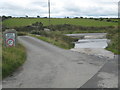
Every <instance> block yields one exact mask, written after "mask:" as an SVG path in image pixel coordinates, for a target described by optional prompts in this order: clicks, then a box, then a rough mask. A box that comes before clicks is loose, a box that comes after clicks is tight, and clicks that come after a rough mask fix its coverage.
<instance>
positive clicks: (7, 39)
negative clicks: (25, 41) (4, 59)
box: [3, 29, 17, 47]
mask: <svg viewBox="0 0 120 90" xmlns="http://www.w3.org/2000/svg"><path fill="white" fill-rule="evenodd" d="M3 38H4V45H5V46H7V47H12V46H16V44H17V32H16V30H14V29H8V30H6V31H5V32H4V33H3Z"/></svg>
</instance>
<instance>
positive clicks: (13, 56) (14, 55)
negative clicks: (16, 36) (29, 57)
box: [2, 44, 26, 78]
mask: <svg viewBox="0 0 120 90" xmlns="http://www.w3.org/2000/svg"><path fill="white" fill-rule="evenodd" d="M25 60H26V52H25V48H24V47H23V46H22V45H21V44H18V45H17V46H16V47H7V48H6V47H4V46H3V48H2V78H5V77H6V76H8V75H10V74H12V72H13V71H15V70H16V69H17V68H18V67H19V66H21V65H22V64H23V63H24V62H25Z"/></svg>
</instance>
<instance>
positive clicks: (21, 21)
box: [3, 18, 118, 28]
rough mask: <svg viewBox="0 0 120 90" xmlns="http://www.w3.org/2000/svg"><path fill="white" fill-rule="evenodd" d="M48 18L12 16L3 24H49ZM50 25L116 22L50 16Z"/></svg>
mask: <svg viewBox="0 0 120 90" xmlns="http://www.w3.org/2000/svg"><path fill="white" fill-rule="evenodd" d="M48 20H49V19H48V18H12V19H7V20H5V21H3V25H5V26H6V27H10V28H14V27H20V26H27V25H31V24H33V23H35V22H42V23H43V25H44V26H48V25H49V21H48ZM51 24H52V25H59V24H72V25H80V26H96V27H101V26H116V25H117V24H118V23H115V22H106V21H99V20H94V19H71V18H51Z"/></svg>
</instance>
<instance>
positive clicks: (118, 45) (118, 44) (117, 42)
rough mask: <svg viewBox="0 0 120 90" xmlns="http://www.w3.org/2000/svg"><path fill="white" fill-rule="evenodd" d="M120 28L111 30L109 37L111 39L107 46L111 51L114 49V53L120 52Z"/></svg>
mask: <svg viewBox="0 0 120 90" xmlns="http://www.w3.org/2000/svg"><path fill="white" fill-rule="evenodd" d="M119 36H120V30H119V29H115V30H109V31H108V34H107V38H108V39H110V40H111V42H110V43H109V45H108V47H107V48H106V49H107V50H109V51H112V52H113V53H114V54H120V37H119Z"/></svg>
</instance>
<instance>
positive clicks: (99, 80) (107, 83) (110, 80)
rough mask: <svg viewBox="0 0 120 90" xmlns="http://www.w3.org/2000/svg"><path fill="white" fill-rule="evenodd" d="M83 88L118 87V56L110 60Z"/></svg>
mask: <svg viewBox="0 0 120 90" xmlns="http://www.w3.org/2000/svg"><path fill="white" fill-rule="evenodd" d="M91 82H92V83H91ZM81 88H118V56H116V57H115V58H114V59H111V60H110V61H108V62H107V63H106V64H105V65H104V66H103V67H102V68H101V69H100V70H99V72H98V73H97V74H96V75H94V77H92V78H91V79H90V80H89V81H88V82H87V83H85V84H84V85H83V86H82V87H81Z"/></svg>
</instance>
